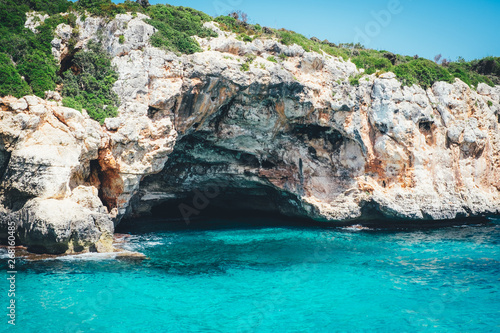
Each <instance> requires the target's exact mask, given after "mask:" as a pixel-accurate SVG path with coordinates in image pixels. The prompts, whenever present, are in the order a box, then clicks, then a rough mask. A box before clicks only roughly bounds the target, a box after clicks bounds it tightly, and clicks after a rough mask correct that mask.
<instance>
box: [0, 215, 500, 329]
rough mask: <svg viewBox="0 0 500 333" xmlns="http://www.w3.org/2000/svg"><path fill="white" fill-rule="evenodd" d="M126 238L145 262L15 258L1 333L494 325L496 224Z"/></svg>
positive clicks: (498, 286) (499, 244)
mask: <svg viewBox="0 0 500 333" xmlns="http://www.w3.org/2000/svg"><path fill="white" fill-rule="evenodd" d="M212 222H214V221H212ZM214 223H215V222H214ZM130 234H131V235H130V237H129V238H128V243H127V244H126V245H125V246H126V248H128V249H131V250H135V251H140V252H142V253H144V254H146V255H147V256H148V257H149V258H150V259H149V260H144V261H142V262H141V261H131V260H116V259H112V258H109V257H108V258H106V257H105V256H99V255H87V256H83V257H78V258H74V257H73V258H66V259H57V260H45V261H42V262H24V263H22V264H20V265H18V274H17V279H18V280H17V285H16V288H17V302H18V303H17V304H18V307H17V325H16V329H14V330H12V329H9V330H8V331H19V332H71V333H74V332H353V331H354V332H387V331H393V332H415V331H424V332H472V331H474V332H500V224H499V223H498V222H492V223H489V224H486V225H477V226H457V227H447V228H441V229H437V230H413V231H411V230H410V231H404V230H399V231H398V230H393V231H391V230H362V231H355V230H350V229H324V228H304V227H293V228H287V227H276V226H274V227H265V226H261V227H259V228H249V227H247V226H240V227H238V228H219V229H215V230H214V229H210V228H206V227H200V228H198V229H196V226H194V227H193V226H191V228H190V229H189V230H185V229H183V228H166V227H158V225H156V226H155V227H153V228H142V229H136V230H130ZM4 261H5V260H2V262H3V266H2V268H3V269H4V271H6V266H5V265H4V264H5V263H4ZM3 283H4V284H2V285H1V286H2V288H3V289H2V290H6V288H7V285H6V283H5V281H4V282H3ZM1 299H2V300H3V301H2V304H3V305H6V304H7V303H6V302H7V297H6V293H5V292H3V291H2V298H1ZM4 321H5V323H2V324H1V325H0V331H1V330H2V329H6V328H8V327H7V326H8V325H7V324H6V321H7V319H5V317H4Z"/></svg>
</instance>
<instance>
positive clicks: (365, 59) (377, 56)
mask: <svg viewBox="0 0 500 333" xmlns="http://www.w3.org/2000/svg"><path fill="white" fill-rule="evenodd" d="M352 62H353V63H354V64H355V65H356V67H357V68H358V69H359V68H364V69H365V73H366V74H368V75H370V74H373V73H375V72H377V71H390V69H391V68H392V62H391V61H390V60H389V59H388V58H387V57H385V53H382V52H378V51H375V50H362V51H359V55H358V56H356V57H354V58H352Z"/></svg>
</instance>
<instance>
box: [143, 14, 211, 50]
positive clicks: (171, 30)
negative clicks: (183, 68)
mask: <svg viewBox="0 0 500 333" xmlns="http://www.w3.org/2000/svg"><path fill="white" fill-rule="evenodd" d="M148 15H149V16H150V17H151V19H149V20H147V22H148V23H149V24H151V25H152V26H154V27H155V28H156V29H158V31H157V32H156V33H155V34H154V35H153V36H152V37H151V44H153V46H156V47H161V48H164V49H166V50H169V51H173V52H177V53H186V54H192V53H195V52H200V51H201V48H200V45H199V44H198V43H197V42H196V40H194V39H193V38H191V37H192V36H195V35H196V36H200V37H217V34H216V33H215V32H213V31H212V30H209V29H206V28H204V27H203V23H204V22H208V21H211V20H212V18H211V17H210V16H208V15H207V14H205V13H202V12H200V11H197V10H194V9H191V8H187V7H174V6H170V5H155V6H151V7H149V8H148Z"/></svg>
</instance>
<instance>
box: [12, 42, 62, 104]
mask: <svg viewBox="0 0 500 333" xmlns="http://www.w3.org/2000/svg"><path fill="white" fill-rule="evenodd" d="M17 69H18V71H19V74H21V75H23V76H24V77H25V79H26V81H27V82H28V84H29V85H30V86H31V89H32V90H33V93H34V94H35V95H37V96H38V97H41V98H44V97H45V91H47V90H54V89H55V88H56V83H55V81H56V78H57V75H56V71H57V64H56V62H55V60H54V58H53V57H47V56H46V54H44V53H43V52H41V51H38V50H35V51H33V53H31V54H29V55H26V56H25V57H24V58H23V60H22V62H20V63H19V64H18V66H17Z"/></svg>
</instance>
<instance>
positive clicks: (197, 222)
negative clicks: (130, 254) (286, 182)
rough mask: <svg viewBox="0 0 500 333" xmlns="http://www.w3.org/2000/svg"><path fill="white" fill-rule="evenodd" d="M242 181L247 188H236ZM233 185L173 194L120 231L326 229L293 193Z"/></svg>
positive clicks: (207, 186)
mask: <svg viewBox="0 0 500 333" xmlns="http://www.w3.org/2000/svg"><path fill="white" fill-rule="evenodd" d="M238 182H239V184H240V185H243V186H234V184H237V183H238ZM231 183H232V184H233V185H229V186H226V187H225V186H224V185H223V183H222V182H221V181H219V182H213V181H211V182H207V183H205V184H200V187H199V189H191V190H190V191H189V192H182V193H179V192H177V193H173V194H172V197H173V198H171V199H168V200H160V201H158V202H155V203H152V204H151V203H149V204H148V205H149V207H148V209H147V211H148V213H147V214H145V215H142V216H138V215H136V216H132V217H128V218H125V219H123V220H122V221H121V222H120V223H119V224H118V226H117V229H116V232H118V233H125V232H129V231H130V230H137V229H140V230H144V231H146V230H150V231H154V230H169V229H175V230H178V229H228V228H231V229H238V228H259V227H314V226H320V225H322V226H323V227H324V226H325V224H324V223H321V222H318V221H314V220H312V219H311V218H308V217H307V216H306V213H305V212H304V211H303V210H302V209H301V208H300V206H299V204H298V198H296V197H293V195H291V194H289V193H286V192H282V191H279V190H277V189H275V188H272V187H270V186H266V185H263V184H259V183H254V182H249V181H248V180H247V181H244V180H239V181H235V182H234V180H233V182H231ZM214 184H218V188H217V187H216V186H217V185H214ZM138 201H140V199H137V202H136V203H135V206H136V207H137V206H138V205H140V203H139V202H138Z"/></svg>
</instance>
